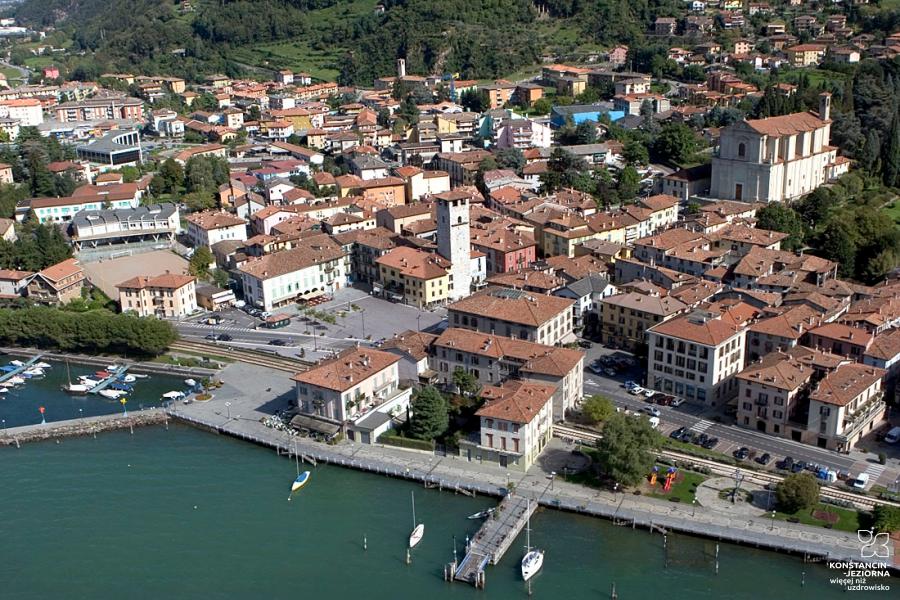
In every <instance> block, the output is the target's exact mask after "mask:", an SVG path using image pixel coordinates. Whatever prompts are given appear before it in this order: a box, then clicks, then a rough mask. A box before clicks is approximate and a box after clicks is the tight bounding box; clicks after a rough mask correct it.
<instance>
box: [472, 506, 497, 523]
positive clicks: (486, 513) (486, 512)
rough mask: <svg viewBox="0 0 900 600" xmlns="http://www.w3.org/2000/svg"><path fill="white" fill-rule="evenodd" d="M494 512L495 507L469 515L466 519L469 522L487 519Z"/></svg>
mask: <svg viewBox="0 0 900 600" xmlns="http://www.w3.org/2000/svg"><path fill="white" fill-rule="evenodd" d="M496 510H497V507H494V508H487V509H485V510H481V511H478V512H477V513H475V514H474V515H469V517H468V518H469V519H471V520H473V521H474V520H477V519H487V518H488V517H489V516H491V515H492V514H494V511H496Z"/></svg>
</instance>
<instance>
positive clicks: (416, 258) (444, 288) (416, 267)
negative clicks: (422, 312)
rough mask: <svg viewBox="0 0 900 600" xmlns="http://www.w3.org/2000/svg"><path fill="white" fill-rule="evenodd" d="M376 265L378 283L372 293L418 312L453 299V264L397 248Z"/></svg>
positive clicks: (404, 247)
mask: <svg viewBox="0 0 900 600" xmlns="http://www.w3.org/2000/svg"><path fill="white" fill-rule="evenodd" d="M375 263H376V264H377V265H378V281H377V282H375V284H374V286H373V289H374V291H375V292H376V293H380V294H381V295H383V296H384V297H386V298H390V299H394V300H402V301H403V302H406V303H407V304H412V305H414V306H417V307H419V308H429V307H432V306H439V305H441V304H444V303H445V302H447V300H448V299H449V298H450V261H448V260H446V259H445V258H443V257H442V256H440V255H438V254H434V253H431V252H425V251H424V250H419V249H418V248H410V247H407V246H400V247H397V248H394V249H393V250H391V251H390V252H388V253H386V254H385V255H383V256H382V257H380V258H378V259H377V260H376V261H375Z"/></svg>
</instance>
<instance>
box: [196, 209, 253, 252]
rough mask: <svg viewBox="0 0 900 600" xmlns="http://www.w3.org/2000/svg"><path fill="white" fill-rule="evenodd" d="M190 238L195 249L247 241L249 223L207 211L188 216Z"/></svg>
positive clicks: (213, 211)
mask: <svg viewBox="0 0 900 600" xmlns="http://www.w3.org/2000/svg"><path fill="white" fill-rule="evenodd" d="M187 222H188V237H189V238H190V240H191V245H193V246H194V248H199V247H201V246H213V245H215V244H218V243H219V242H221V241H224V240H235V241H238V242H245V241H247V221H245V220H244V219H241V218H240V217H236V216H234V215H232V214H229V213H226V212H220V211H215V210H206V211H203V212H198V213H194V214H192V215H188V217H187Z"/></svg>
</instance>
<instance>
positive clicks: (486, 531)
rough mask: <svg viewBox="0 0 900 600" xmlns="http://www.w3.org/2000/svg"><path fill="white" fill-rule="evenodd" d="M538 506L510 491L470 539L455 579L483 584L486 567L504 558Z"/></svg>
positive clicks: (457, 567) (457, 568)
mask: <svg viewBox="0 0 900 600" xmlns="http://www.w3.org/2000/svg"><path fill="white" fill-rule="evenodd" d="M536 508H537V503H536V502H531V503H529V501H528V498H525V497H524V496H517V495H513V494H508V495H507V496H506V497H505V498H503V500H502V501H501V502H500V506H498V507H497V510H496V511H495V512H494V514H493V515H491V516H490V517H488V518H487V520H486V521H485V522H484V525H482V526H481V529H479V530H478V533H476V534H475V537H474V538H472V540H471V541H470V542H469V547H468V551H467V552H466V555H465V557H464V558H463V559H462V562H460V563H459V564H458V565H456V564H453V565H452V571H453V579H455V580H456V581H465V582H467V583H471V584H472V585H474V586H475V587H481V588H483V587H484V577H485V576H484V568H485V567H486V566H487V565H488V564H492V565H496V564H497V563H498V562H500V560H501V559H502V558H503V555H504V554H506V551H507V550H509V547H510V546H511V545H512V543H513V541H514V540H515V539H516V537H517V536H518V535H519V534H520V533H521V532H522V529H524V528H525V524H526V523H527V522H528V518H529V517H530V516H531V515H532V514H533V513H534V511H535V509H536Z"/></svg>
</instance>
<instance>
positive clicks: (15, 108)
mask: <svg viewBox="0 0 900 600" xmlns="http://www.w3.org/2000/svg"><path fill="white" fill-rule="evenodd" d="M0 117H2V118H8V119H15V120H16V121H18V122H19V126H21V127H37V126H38V125H40V124H41V123H43V122H44V111H43V109H42V108H41V101H40V100H38V99H37V98H19V99H17V100H4V101H2V102H0Z"/></svg>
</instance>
